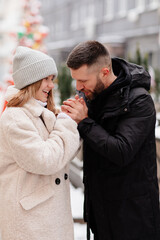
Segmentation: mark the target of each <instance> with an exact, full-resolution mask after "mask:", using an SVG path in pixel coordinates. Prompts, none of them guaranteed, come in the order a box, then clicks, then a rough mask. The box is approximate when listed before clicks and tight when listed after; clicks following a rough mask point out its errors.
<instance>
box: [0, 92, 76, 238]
mask: <svg viewBox="0 0 160 240" xmlns="http://www.w3.org/2000/svg"><path fill="white" fill-rule="evenodd" d="M13 89H14V88H13ZM13 89H12V88H10V89H9V90H8V91H9V94H8V98H10V96H12V91H13V92H15V91H16V90H13ZM40 116H42V118H43V120H44V123H43V121H42V120H41V118H40ZM78 147H79V134H78V131H77V124H76V123H75V122H74V121H73V120H72V119H69V118H66V119H56V116H55V115H54V114H53V113H52V112H51V111H49V110H48V109H46V108H44V107H42V106H41V105H40V104H39V103H37V102H36V100H35V99H30V100H29V101H28V102H27V103H26V104H25V105H24V106H23V107H11V108H7V109H6V110H5V112H4V113H3V115H2V116H1V118H0V232H1V235H2V236H1V237H2V240H73V239H74V237H73V219H72V215H71V208H70V192H69V179H65V176H66V175H65V174H68V171H69V169H68V163H69V161H70V160H71V159H73V157H74V156H75V154H76V151H77V150H78ZM57 179H58V180H59V181H60V184H56V181H58V180H57Z"/></svg>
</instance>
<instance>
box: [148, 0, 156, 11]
mask: <svg viewBox="0 0 160 240" xmlns="http://www.w3.org/2000/svg"><path fill="white" fill-rule="evenodd" d="M147 5H148V7H149V8H150V9H156V8H157V7H158V5H159V0H147Z"/></svg>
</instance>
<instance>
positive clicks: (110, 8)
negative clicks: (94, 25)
mask: <svg viewBox="0 0 160 240" xmlns="http://www.w3.org/2000/svg"><path fill="white" fill-rule="evenodd" d="M105 10H106V14H105V16H106V19H107V20H110V19H112V18H113V17H114V0H105Z"/></svg>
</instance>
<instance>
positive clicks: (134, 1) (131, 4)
mask: <svg viewBox="0 0 160 240" xmlns="http://www.w3.org/2000/svg"><path fill="white" fill-rule="evenodd" d="M135 8H136V0H132V1H128V10H131V9H135Z"/></svg>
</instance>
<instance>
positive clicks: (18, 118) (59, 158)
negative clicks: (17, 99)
mask: <svg viewBox="0 0 160 240" xmlns="http://www.w3.org/2000/svg"><path fill="white" fill-rule="evenodd" d="M48 112H49V111H48ZM7 115H8V119H7V124H6V122H5V116H4V122H5V124H4V133H5V136H6V137H5V138H6V141H7V143H8V144H7V145H8V147H9V149H8V150H9V151H10V152H11V153H12V157H13V159H14V160H15V162H16V163H17V164H18V165H19V167H20V168H22V169H23V170H25V171H27V172H30V173H34V174H42V175H53V174H55V173H57V172H58V171H60V170H61V169H62V168H63V167H64V166H65V165H66V164H67V163H68V162H69V161H70V160H71V159H72V158H73V157H74V156H75V154H76V151H77V150H78V147H79V134H78V131H77V124H76V122H74V121H73V120H72V119H68V118H67V119H57V120H55V119H54V118H55V116H53V119H54V127H53V129H52V130H50V133H49V134H48V137H47V138H46V139H45V138H44V136H43V137H42V136H40V134H39V132H38V131H37V125H38V124H39V121H38V120H39V119H37V123H36V126H35V124H34V123H33V121H32V120H31V119H30V118H29V117H28V116H27V115H26V113H25V112H24V111H23V110H21V109H18V108H17V109H12V108H11V109H8V114H7ZM46 122H47V121H46Z"/></svg>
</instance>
